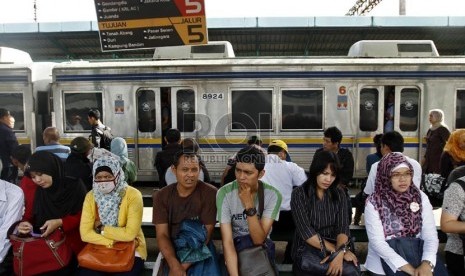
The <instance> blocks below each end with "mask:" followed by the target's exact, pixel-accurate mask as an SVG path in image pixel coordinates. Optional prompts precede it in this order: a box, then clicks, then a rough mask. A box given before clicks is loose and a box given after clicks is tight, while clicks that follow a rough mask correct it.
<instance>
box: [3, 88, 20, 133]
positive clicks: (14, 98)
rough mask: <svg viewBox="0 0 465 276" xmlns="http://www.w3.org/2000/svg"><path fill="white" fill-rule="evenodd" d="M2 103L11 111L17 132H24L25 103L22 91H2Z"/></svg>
mask: <svg viewBox="0 0 465 276" xmlns="http://www.w3.org/2000/svg"><path fill="white" fill-rule="evenodd" d="M0 103H2V104H1V107H2V108H5V109H7V110H8V111H10V115H11V116H13V118H14V119H15V126H14V128H13V130H14V131H15V132H24V104H23V94H22V93H0Z"/></svg>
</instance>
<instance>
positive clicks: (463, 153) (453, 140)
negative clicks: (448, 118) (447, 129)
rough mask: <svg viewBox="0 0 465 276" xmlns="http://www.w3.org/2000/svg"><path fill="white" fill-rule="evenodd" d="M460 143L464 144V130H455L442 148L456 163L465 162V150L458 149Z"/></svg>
mask: <svg viewBox="0 0 465 276" xmlns="http://www.w3.org/2000/svg"><path fill="white" fill-rule="evenodd" d="M460 141H464V142H465V129H457V130H455V131H454V132H452V133H451V134H450V136H449V139H448V140H447V142H446V145H445V146H444V151H445V152H448V153H449V155H450V156H451V157H452V158H453V159H454V161H455V162H457V163H460V162H463V161H465V150H463V149H462V148H460Z"/></svg>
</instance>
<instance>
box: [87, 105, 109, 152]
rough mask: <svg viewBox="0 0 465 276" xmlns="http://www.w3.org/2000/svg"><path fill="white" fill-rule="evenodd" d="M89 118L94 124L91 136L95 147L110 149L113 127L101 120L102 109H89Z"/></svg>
mask: <svg viewBox="0 0 465 276" xmlns="http://www.w3.org/2000/svg"><path fill="white" fill-rule="evenodd" d="M87 120H88V121H89V124H90V125H91V126H92V132H91V134H90V138H91V141H92V144H94V147H97V148H104V149H106V150H110V144H111V139H112V137H111V129H110V128H109V127H107V126H105V125H104V124H103V123H102V122H101V121H100V111H98V110H97V109H91V110H89V113H87Z"/></svg>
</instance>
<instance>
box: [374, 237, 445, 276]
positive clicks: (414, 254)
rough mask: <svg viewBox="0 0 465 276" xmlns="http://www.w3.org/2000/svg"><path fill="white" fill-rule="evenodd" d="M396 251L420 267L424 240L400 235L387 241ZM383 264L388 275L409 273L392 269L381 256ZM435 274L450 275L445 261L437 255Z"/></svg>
mask: <svg viewBox="0 0 465 276" xmlns="http://www.w3.org/2000/svg"><path fill="white" fill-rule="evenodd" d="M386 242H387V243H388V244H389V246H390V247H391V248H392V249H394V251H395V252H396V253H397V254H399V255H400V256H401V257H402V258H404V259H405V260H406V261H407V262H408V263H409V264H411V265H412V266H413V267H418V266H420V264H421V261H422V256H423V244H424V241H423V240H422V239H420V238H413V237H399V238H393V239H390V240H387V241H386ZM381 265H382V266H383V270H384V273H385V274H386V275H387V276H393V275H396V276H398V275H408V274H407V273H405V272H403V271H392V270H391V268H390V267H389V265H388V264H387V263H386V262H385V261H384V259H383V258H381ZM433 275H435V276H445V275H448V273H447V269H446V267H445V266H444V263H443V262H442V261H441V260H440V259H439V258H438V257H437V256H436V266H435V267H434V272H433Z"/></svg>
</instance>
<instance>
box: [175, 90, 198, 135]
mask: <svg viewBox="0 0 465 276" xmlns="http://www.w3.org/2000/svg"><path fill="white" fill-rule="evenodd" d="M176 114H177V118H178V119H177V123H178V125H177V126H178V129H179V131H181V132H193V131H194V129H195V93H194V90H192V89H180V90H178V91H176Z"/></svg>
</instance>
